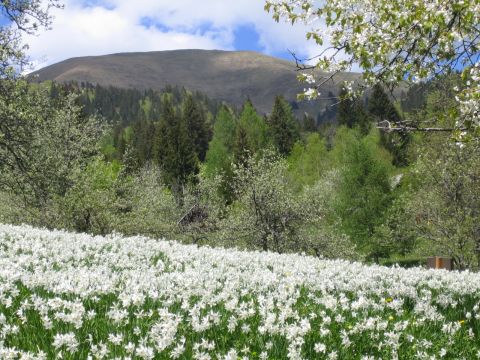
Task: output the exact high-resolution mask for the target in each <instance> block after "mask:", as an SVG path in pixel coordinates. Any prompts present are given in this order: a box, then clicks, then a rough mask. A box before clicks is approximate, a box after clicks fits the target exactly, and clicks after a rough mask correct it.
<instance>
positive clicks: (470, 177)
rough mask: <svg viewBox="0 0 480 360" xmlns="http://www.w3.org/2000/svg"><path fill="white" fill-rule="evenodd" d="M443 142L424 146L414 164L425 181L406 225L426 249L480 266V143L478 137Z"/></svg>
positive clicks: (464, 264)
mask: <svg viewBox="0 0 480 360" xmlns="http://www.w3.org/2000/svg"><path fill="white" fill-rule="evenodd" d="M440 146H441V148H432V149H430V150H425V152H424V154H422V155H421V156H420V158H419V160H418V162H417V164H416V166H415V175H416V176H417V179H418V181H419V182H420V184H419V186H418V189H417V191H416V192H415V193H412V194H411V195H410V196H409V202H408V203H407V211H408V213H409V215H410V219H409V220H410V222H408V223H406V226H410V227H411V228H413V230H414V232H415V234H416V235H417V236H418V237H419V238H420V239H421V240H422V241H423V242H422V244H423V246H422V247H421V248H420V249H419V252H421V253H422V254H425V255H434V254H435V255H436V254H442V255H448V256H452V257H453V258H454V259H455V262H456V264H457V266H458V267H459V268H478V267H479V266H480V238H479V233H480V209H479V204H480V147H479V145H478V143H475V142H471V143H468V144H466V145H464V146H463V147H460V146H458V145H456V144H454V143H443V144H441V145H440ZM422 244H421V245H422Z"/></svg>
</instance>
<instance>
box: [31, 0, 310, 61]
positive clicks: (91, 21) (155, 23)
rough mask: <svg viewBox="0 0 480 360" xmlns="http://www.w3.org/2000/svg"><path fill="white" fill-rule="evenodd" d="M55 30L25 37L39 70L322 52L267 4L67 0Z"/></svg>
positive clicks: (255, 0)
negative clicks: (91, 60) (130, 57)
mask: <svg viewBox="0 0 480 360" xmlns="http://www.w3.org/2000/svg"><path fill="white" fill-rule="evenodd" d="M63 3H64V5H65V7H64V9H62V10H57V9H55V10H54V11H53V12H52V15H53V16H54V21H53V24H52V30H49V31H43V30H42V31H41V32H40V33H39V34H37V35H36V36H26V37H25V42H26V43H27V44H28V45H29V47H30V50H29V55H30V57H31V59H32V60H33V63H34V66H35V68H39V67H43V66H46V65H49V64H51V63H55V62H58V61H61V60H64V59H67V58H70V57H75V56H89V55H102V54H111V53H116V52H132V51H159V50H173V49H221V50H253V51H258V52H262V53H264V54H267V55H272V56H276V57H282V58H285V59H288V60H292V57H291V55H290V54H289V52H288V50H292V51H294V52H295V53H296V54H299V55H300V56H304V57H309V56H312V55H314V54H315V53H317V52H318V51H319V48H318V47H317V46H316V45H315V44H313V43H311V42H307V41H306V39H305V32H306V31H307V29H308V28H307V27H305V26H303V25H297V26H293V27H292V26H291V25H290V24H287V23H282V22H280V23H276V22H275V21H273V20H272V18H271V15H270V14H267V13H266V12H265V11H264V10H263V6H264V2H263V0H240V1H238V0H237V1H236V2H234V1H228V0H204V1H198V0H176V1H174V2H172V1H171V0H168V1H167V0H135V1H131V0H64V1H63Z"/></svg>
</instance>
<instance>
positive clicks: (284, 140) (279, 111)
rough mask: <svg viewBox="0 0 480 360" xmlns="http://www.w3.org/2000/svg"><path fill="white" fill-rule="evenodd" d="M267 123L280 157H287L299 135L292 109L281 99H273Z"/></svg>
mask: <svg viewBox="0 0 480 360" xmlns="http://www.w3.org/2000/svg"><path fill="white" fill-rule="evenodd" d="M267 121H268V126H269V132H270V138H271V140H272V142H273V144H274V145H275V147H276V148H277V150H278V152H279V153H280V154H281V155H288V154H289V153H290V151H291V150H292V147H293V144H295V142H296V141H297V140H298V139H299V138H300V134H299V130H298V123H297V121H296V119H295V118H294V116H293V112H292V108H291V107H290V105H289V104H288V103H287V102H286V101H285V99H283V97H281V96H277V97H276V98H275V103H274V105H273V109H272V113H271V114H270V116H269V117H268V119H267Z"/></svg>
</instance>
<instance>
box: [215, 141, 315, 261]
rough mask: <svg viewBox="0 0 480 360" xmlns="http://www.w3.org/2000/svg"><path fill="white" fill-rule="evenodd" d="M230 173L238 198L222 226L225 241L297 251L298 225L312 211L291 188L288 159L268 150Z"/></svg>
mask: <svg viewBox="0 0 480 360" xmlns="http://www.w3.org/2000/svg"><path fill="white" fill-rule="evenodd" d="M233 173H234V190H235V195H236V198H237V199H238V200H237V201H236V202H235V203H234V204H233V205H232V206H231V207H230V209H229V213H228V215H227V217H226V219H225V220H224V222H223V224H222V225H221V227H222V229H221V232H222V237H223V240H224V242H226V243H227V244H228V243H230V244H236V243H238V245H239V246H245V245H247V246H250V247H254V248H259V249H263V250H269V249H270V250H274V251H279V252H283V251H287V250H294V249H297V250H298V249H299V248H300V245H301V244H300V241H301V240H300V238H299V236H298V235H299V234H298V230H299V227H300V225H301V223H302V222H304V221H305V220H307V216H313V214H311V213H310V212H309V211H308V209H307V207H306V206H304V204H301V202H300V201H299V198H298V197H296V196H295V195H294V194H293V192H292V191H291V189H290V185H289V182H288V164H287V162H286V161H285V160H283V159H281V158H280V157H279V156H278V155H276V154H275V153H274V152H272V151H270V150H269V151H266V152H265V154H264V156H260V157H255V156H253V155H251V156H249V157H248V158H247V159H246V161H245V163H244V164H238V165H236V166H235V167H234V171H233Z"/></svg>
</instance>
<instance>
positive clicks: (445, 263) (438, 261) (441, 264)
mask: <svg viewBox="0 0 480 360" xmlns="http://www.w3.org/2000/svg"><path fill="white" fill-rule="evenodd" d="M427 267H428V268H429V269H445V270H452V269H453V261H452V258H450V257H446V256H434V257H429V258H428V259H427Z"/></svg>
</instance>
